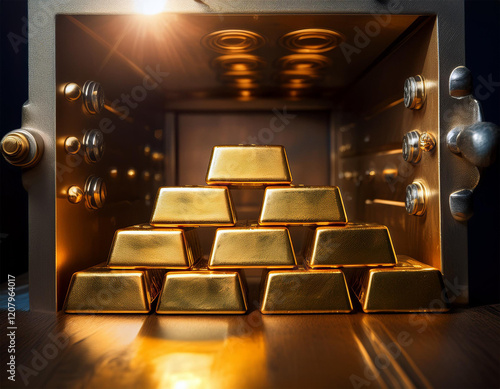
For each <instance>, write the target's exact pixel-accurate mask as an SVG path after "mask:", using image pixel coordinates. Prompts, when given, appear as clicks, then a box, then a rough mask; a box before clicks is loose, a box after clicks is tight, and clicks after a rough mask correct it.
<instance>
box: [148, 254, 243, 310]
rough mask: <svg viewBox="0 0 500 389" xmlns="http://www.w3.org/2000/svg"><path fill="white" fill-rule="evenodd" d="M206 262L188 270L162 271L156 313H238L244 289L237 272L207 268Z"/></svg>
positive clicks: (241, 305)
mask: <svg viewBox="0 0 500 389" xmlns="http://www.w3.org/2000/svg"><path fill="white" fill-rule="evenodd" d="M205 265H206V262H205V264H204V265H202V266H196V267H195V270H192V271H174V272H168V273H167V274H165V280H164V282H163V288H162V291H161V292H160V297H159V300H158V306H157V307H156V313H163V314H242V313H245V312H246V311H247V298H246V288H245V287H244V284H243V282H242V278H241V275H240V274H239V273H238V272H237V271H209V270H201V269H206V266H205Z"/></svg>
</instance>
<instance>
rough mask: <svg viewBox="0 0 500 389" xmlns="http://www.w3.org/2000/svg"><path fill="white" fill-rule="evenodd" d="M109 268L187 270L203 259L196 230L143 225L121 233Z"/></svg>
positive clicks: (116, 235)
mask: <svg viewBox="0 0 500 389" xmlns="http://www.w3.org/2000/svg"><path fill="white" fill-rule="evenodd" d="M111 247H112V248H111V253H110V255H109V259H108V266H109V267H111V268H121V269H140V268H163V269H188V268H189V267H190V266H191V265H193V263H195V262H196V261H197V260H198V259H199V258H200V257H201V248H200V244H199V241H198V234H197V232H196V230H195V229H186V230H182V229H174V228H154V227H151V226H150V225H148V224H142V225H138V226H133V227H129V228H125V229H122V230H118V231H116V233H115V238H114V240H113V243H112V246H111Z"/></svg>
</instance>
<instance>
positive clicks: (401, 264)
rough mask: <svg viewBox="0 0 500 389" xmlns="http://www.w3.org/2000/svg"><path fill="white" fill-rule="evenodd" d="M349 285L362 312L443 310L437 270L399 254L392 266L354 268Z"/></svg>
mask: <svg viewBox="0 0 500 389" xmlns="http://www.w3.org/2000/svg"><path fill="white" fill-rule="evenodd" d="M348 280H349V284H350V286H351V287H352V288H353V290H354V292H355V293H356V295H357V297H358V299H359V301H360V303H361V306H362V309H363V311H364V312H368V313H371V312H446V311H447V310H448V309H449V308H448V302H447V297H446V289H445V287H444V284H443V276H442V274H441V272H440V271H439V270H438V269H436V268H433V267H431V266H428V265H426V264H424V263H421V262H418V261H416V260H414V259H412V258H409V257H403V256H400V257H399V258H398V264H397V265H396V266H395V267H392V268H378V269H369V270H368V269H363V270H361V269H356V270H355V271H353V272H352V274H349V277H348Z"/></svg>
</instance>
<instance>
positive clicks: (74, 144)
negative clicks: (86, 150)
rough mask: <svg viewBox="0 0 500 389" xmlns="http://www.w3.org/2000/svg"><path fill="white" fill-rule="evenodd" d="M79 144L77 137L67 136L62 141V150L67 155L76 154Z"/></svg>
mask: <svg viewBox="0 0 500 389" xmlns="http://www.w3.org/2000/svg"><path fill="white" fill-rule="evenodd" d="M81 146H82V145H81V143H80V141H79V140H78V138H77V137H74V136H69V137H67V138H66V140H65V141H64V149H65V150H66V152H67V153H68V154H77V153H78V152H79V151H80V147H81Z"/></svg>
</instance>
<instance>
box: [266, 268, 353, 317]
mask: <svg viewBox="0 0 500 389" xmlns="http://www.w3.org/2000/svg"><path fill="white" fill-rule="evenodd" d="M265 277H266V278H265V283H264V287H263V290H262V296H261V308H260V311H261V312H262V313H264V314H266V313H335V312H351V311H352V303H351V298H350V296H349V291H348V289H347V284H346V281H345V278H344V274H343V273H342V271H340V270H273V271H270V272H269V273H268V274H267V276H265Z"/></svg>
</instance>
